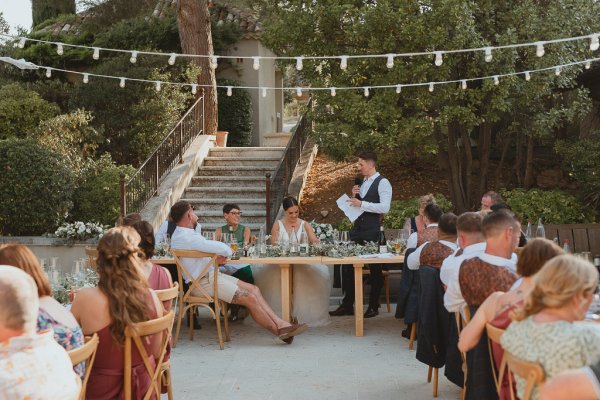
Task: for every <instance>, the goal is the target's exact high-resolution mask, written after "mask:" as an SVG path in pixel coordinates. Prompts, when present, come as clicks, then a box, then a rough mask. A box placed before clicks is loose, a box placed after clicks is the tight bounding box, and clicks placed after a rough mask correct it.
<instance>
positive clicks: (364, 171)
mask: <svg viewBox="0 0 600 400" xmlns="http://www.w3.org/2000/svg"><path fill="white" fill-rule="evenodd" d="M357 167H358V171H359V172H360V174H361V175H362V176H364V180H363V182H362V184H361V185H354V187H352V195H353V198H352V199H351V200H350V203H351V204H352V206H354V207H359V208H360V209H361V210H362V211H363V213H362V214H361V215H360V217H358V218H357V219H356V221H354V225H353V226H352V230H351V231H350V240H352V241H354V242H356V243H359V244H364V243H365V242H377V241H378V240H379V227H380V226H381V220H382V217H383V214H385V213H387V212H388V211H389V210H390V203H391V201H392V185H391V184H390V181H388V180H387V179H385V178H384V177H383V176H381V174H379V172H377V154H375V153H373V152H370V151H363V152H361V153H360V154H359V155H358V164H357ZM369 270H370V272H371V278H370V279H371V294H370V296H369V308H368V309H367V312H365V318H371V317H374V316H376V315H379V296H380V294H381V287H382V286H383V274H382V271H381V264H370V265H369ZM342 287H343V289H344V293H345V296H344V300H342V304H341V305H340V306H339V307H338V308H337V310H335V311H331V312H330V313H329V314H330V315H332V316H338V315H354V309H353V305H354V270H353V268H351V266H348V265H345V266H343V267H342ZM358 307H360V308H358ZM357 312H362V304H359V305H357Z"/></svg>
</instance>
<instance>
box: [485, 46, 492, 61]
mask: <svg viewBox="0 0 600 400" xmlns="http://www.w3.org/2000/svg"><path fill="white" fill-rule="evenodd" d="M484 60H485V62H490V61H492V48H491V47H486V48H485V56H484Z"/></svg>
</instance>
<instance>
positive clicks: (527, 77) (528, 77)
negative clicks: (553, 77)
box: [525, 71, 531, 81]
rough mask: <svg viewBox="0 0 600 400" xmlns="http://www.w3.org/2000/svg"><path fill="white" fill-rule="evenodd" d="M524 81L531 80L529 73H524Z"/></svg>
mask: <svg viewBox="0 0 600 400" xmlns="http://www.w3.org/2000/svg"><path fill="white" fill-rule="evenodd" d="M525 80H526V81H530V80H531V74H530V73H529V71H525Z"/></svg>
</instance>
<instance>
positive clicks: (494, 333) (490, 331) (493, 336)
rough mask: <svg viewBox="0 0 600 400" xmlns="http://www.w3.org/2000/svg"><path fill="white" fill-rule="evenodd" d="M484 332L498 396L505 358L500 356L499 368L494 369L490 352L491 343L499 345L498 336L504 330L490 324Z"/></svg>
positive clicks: (492, 356) (492, 354)
mask: <svg viewBox="0 0 600 400" xmlns="http://www.w3.org/2000/svg"><path fill="white" fill-rule="evenodd" d="M485 330H486V332H487V337H488V350H489V352H490V361H491V363H492V373H493V374H494V382H495V383H496V390H497V391H498V394H500V388H501V387H502V380H503V379H504V374H505V373H506V357H505V356H502V360H501V361H500V368H498V369H496V363H495V362H494V352H493V350H492V343H496V344H498V345H500V336H502V334H503V333H504V329H500V328H497V327H495V326H494V325H492V324H490V323H489V322H488V323H487V324H485Z"/></svg>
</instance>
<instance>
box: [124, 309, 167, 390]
mask: <svg viewBox="0 0 600 400" xmlns="http://www.w3.org/2000/svg"><path fill="white" fill-rule="evenodd" d="M174 315H175V314H174V312H173V310H171V311H169V313H168V314H167V315H165V316H162V317H160V318H156V319H152V320H150V321H145V322H139V323H137V324H132V325H130V326H128V327H126V328H125V351H124V359H125V360H124V365H123V370H124V373H123V377H124V382H123V385H124V386H123V387H124V394H125V396H124V398H125V399H131V392H132V388H131V376H132V372H131V371H132V362H131V360H132V350H133V347H132V342H133V344H134V345H135V348H136V349H137V350H138V352H139V353H140V356H141V358H142V360H143V362H144V367H145V369H146V372H147V373H148V375H150V377H151V385H150V387H149V388H148V391H147V392H146V393H145V394H144V400H148V399H150V398H152V396H153V395H156V398H158V399H160V387H161V376H162V365H163V360H164V358H165V354H166V353H167V344H168V343H169V341H170V339H171V328H172V327H173V320H174V318H175V317H174ZM160 333H162V336H161V341H160V353H159V356H158V357H157V358H155V360H156V365H155V366H154V367H153V366H152V364H151V363H150V362H149V361H148V358H149V357H152V354H148V352H147V351H146V348H145V347H144V341H143V339H142V338H143V337H144V336H150V335H154V334H160Z"/></svg>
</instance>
